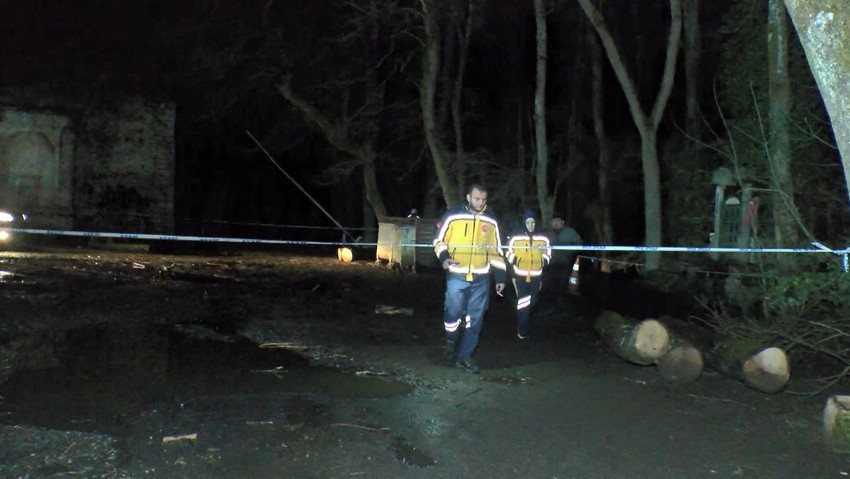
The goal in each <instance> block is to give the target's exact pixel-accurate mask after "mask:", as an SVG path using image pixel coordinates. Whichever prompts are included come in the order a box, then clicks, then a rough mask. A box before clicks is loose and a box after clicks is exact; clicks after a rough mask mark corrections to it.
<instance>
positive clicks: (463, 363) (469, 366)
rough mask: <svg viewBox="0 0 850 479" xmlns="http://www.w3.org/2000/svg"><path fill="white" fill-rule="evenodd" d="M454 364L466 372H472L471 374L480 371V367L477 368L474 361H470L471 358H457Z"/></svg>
mask: <svg viewBox="0 0 850 479" xmlns="http://www.w3.org/2000/svg"><path fill="white" fill-rule="evenodd" d="M455 366H457V367H459V368H461V369H463V370H464V371H466V372H468V373H472V374H478V373H480V372H481V368H479V367H478V366H476V365H475V363H474V362H472V358H466V359H458V360H457V362H456V363H455Z"/></svg>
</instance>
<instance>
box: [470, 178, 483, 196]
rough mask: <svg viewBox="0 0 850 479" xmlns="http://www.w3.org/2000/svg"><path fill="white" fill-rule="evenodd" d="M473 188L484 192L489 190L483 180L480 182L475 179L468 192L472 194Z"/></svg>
mask: <svg viewBox="0 0 850 479" xmlns="http://www.w3.org/2000/svg"><path fill="white" fill-rule="evenodd" d="M472 190H478V191H480V192H482V193H486V192H487V187H486V186H484V183H482V182H480V181H473V182H472V183H471V184H470V185H469V188H467V189H466V194H468V195H471V194H472Z"/></svg>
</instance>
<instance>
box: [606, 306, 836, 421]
mask: <svg viewBox="0 0 850 479" xmlns="http://www.w3.org/2000/svg"><path fill="white" fill-rule="evenodd" d="M594 329H595V330H596V332H597V334H599V336H600V337H601V338H602V340H603V341H604V342H605V343H606V344H607V345H608V347H609V348H611V350H612V351H613V352H614V353H615V354H616V355H617V356H619V357H620V358H622V359H624V360H626V361H628V362H630V363H634V364H639V365H644V366H647V365H656V366H657V367H658V372H659V374H660V375H661V377H663V378H664V379H665V380H667V381H668V382H672V383H686V382H691V381H694V380H696V379H697V378H698V377H699V376H700V375H701V374H702V370H703V368H704V366H709V367H711V368H712V369H714V370H716V371H717V372H719V373H721V374H725V375H727V376H731V377H733V378H736V379H738V380H740V381H742V382H743V383H744V384H746V385H747V386H749V387H751V388H753V389H756V390H758V391H761V392H765V393H775V392H778V391H781V390H783V389H784V388H785V386H786V385H787V384H788V379H789V378H790V368H789V365H788V357H787V356H786V354H785V352H784V351H783V350H782V349H780V348H777V347H772V346H771V347H767V346H761V345H758V344H754V343H751V342H748V341H745V340H732V339H726V340H714V341H712V342H710V343H705V342H703V344H706V349H707V352H706V353H704V354H703V353H702V352H701V351H700V349H699V348H697V347H695V346H694V345H693V344H692V343H690V342H689V341H687V340H685V339H683V338H682V337H680V336H679V335H678V334H675V333H673V332H671V331H670V329H669V328H667V327H666V326H665V325H664V324H663V323H661V322H659V321H657V320H655V319H652V318H649V319H644V320H643V321H637V320H632V319H626V318H624V317H623V316H621V315H619V314H617V313H615V312H613V311H603V312H602V313H601V314H600V315H599V316H598V317H597V318H596V321H595V322H594ZM703 339H704V338H703ZM848 403H850V400H848ZM848 422H850V421H848Z"/></svg>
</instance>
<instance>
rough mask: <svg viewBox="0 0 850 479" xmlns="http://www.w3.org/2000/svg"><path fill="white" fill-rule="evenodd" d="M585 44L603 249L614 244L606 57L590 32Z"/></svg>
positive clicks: (598, 221) (600, 238) (598, 227)
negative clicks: (604, 79) (589, 71)
mask: <svg viewBox="0 0 850 479" xmlns="http://www.w3.org/2000/svg"><path fill="white" fill-rule="evenodd" d="M587 43H588V44H589V45H590V57H591V69H592V72H593V75H592V82H591V85H592V86H591V89H592V111H593V133H594V135H595V136H596V144H597V148H598V149H599V152H598V155H599V156H598V162H599V169H598V171H597V173H596V180H597V183H598V185H599V218H598V219H597V221H596V231H597V236H598V238H599V239H598V240H599V243H600V244H603V245H604V244H612V243H613V242H614V223H613V221H612V220H611V217H612V216H611V188H610V177H609V174H610V172H611V145H610V142H609V141H608V135H607V133H606V132H605V112H604V109H605V106H604V105H605V84H604V83H603V82H602V67H603V65H602V62H604V61H605V57H604V56H603V54H602V47H601V45H599V41H598V39H597V38H596V35H594V33H593V30H591V29H587Z"/></svg>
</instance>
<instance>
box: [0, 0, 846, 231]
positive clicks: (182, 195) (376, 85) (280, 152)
mask: <svg viewBox="0 0 850 479" xmlns="http://www.w3.org/2000/svg"><path fill="white" fill-rule="evenodd" d="M534 3H535V2H532V1H531V0H529V1H504V2H487V1H481V0H350V1H344V0H339V1H333V0H322V1H292V0H180V1H174V0H168V1H166V0H148V1H144V2H140V1H131V0H109V1H107V0H87V1H84V2H81V1H78V0H73V1H72V0H51V1H46V0H28V1H10V0H0V9H1V10H0V38H2V42H0V87H4V88H5V87H13V86H21V85H26V86H36V85H37V86H38V87H39V88H44V89H46V90H49V91H50V92H51V93H52V94H58V95H67V96H70V97H73V98H76V99H79V98H97V97H98V96H99V95H104V94H109V95H115V96H121V95H141V96H144V97H147V98H151V99H157V100H163V101H170V102H174V103H175V104H176V105H177V131H176V142H177V151H176V153H177V157H176V177H177V184H176V186H175V188H176V216H177V225H178V230H182V231H179V232H185V233H190V232H191V233H195V232H197V231H193V230H197V229H198V228H199V226H198V225H200V224H203V225H204V226H203V228H204V231H205V232H207V233H215V234H221V235H245V236H259V237H276V238H314V239H324V238H325V237H328V236H329V235H332V236H333V237H334V238H335V239H338V237H339V232H338V231H335V230H334V225H333V223H332V221H331V220H330V219H329V218H327V217H326V216H325V215H324V214H323V213H322V212H321V211H320V210H319V208H317V207H316V206H315V205H313V204H312V203H311V201H310V200H309V199H308V198H307V197H306V196H305V195H304V194H302V193H301V192H300V191H299V190H298V188H297V187H296V186H295V185H294V184H293V183H292V182H290V181H289V180H288V179H287V178H286V176H285V175H284V174H283V173H281V172H280V171H278V169H277V168H276V167H275V165H274V164H272V162H271V161H270V160H269V158H268V157H267V156H266V155H265V154H264V153H263V152H262V151H261V150H260V149H259V148H258V147H257V145H256V144H255V143H254V142H253V140H252V139H251V138H250V137H249V136H248V134H247V133H246V132H250V133H251V134H253V135H254V136H255V137H256V138H257V139H258V140H259V141H260V143H261V144H262V145H263V146H264V147H265V148H266V149H267V150H268V151H269V152H270V153H271V155H272V156H273V157H274V158H275V159H276V160H277V161H278V163H279V164H280V166H281V167H282V168H284V169H285V170H286V171H287V172H288V173H289V174H291V175H292V176H293V178H294V179H295V180H296V181H297V182H298V183H299V184H300V185H302V186H303V187H304V188H305V189H306V190H307V191H308V192H309V193H310V194H311V195H312V196H313V197H314V198H315V199H316V200H317V201H318V202H319V203H320V204H322V205H323V206H324V207H325V208H326V209H327V210H328V211H329V212H330V213H331V215H332V216H333V217H334V218H336V219H337V220H338V221H339V222H340V223H342V224H343V225H345V226H346V227H348V228H352V229H356V228H366V232H367V233H368V232H369V230H368V229H369V228H374V226H375V224H376V223H375V217H376V215H379V216H381V215H389V216H406V215H407V213H408V212H409V211H410V209H411V208H417V209H418V210H419V211H420V214H422V215H423V216H427V217H434V216H438V215H439V214H441V213H442V211H443V209H444V208H445V207H446V203H447V202H452V201H450V200H451V199H454V200H455V201H457V202H459V201H461V199H462V194H463V186H462V185H464V184H466V183H468V182H469V181H470V180H472V179H473V178H481V179H483V180H484V181H486V182H487V183H488V184H489V185H490V187H491V205H492V207H493V208H494V209H495V210H496V211H497V213H498V214H499V215H500V217H501V218H502V220H503V222H504V223H506V224H507V225H508V227H510V226H512V225H515V224H518V220H519V213H520V212H521V211H522V210H524V209H526V208H535V209H539V210H543V211H542V212H543V213H544V216H547V215H551V213H552V212H553V211H558V212H562V213H564V214H565V215H566V216H567V218H568V222H569V223H570V224H571V225H572V226H574V227H575V228H576V229H577V230H578V231H579V232H580V233H581V235H582V236H583V237H584V238H585V240H586V243H588V244H600V243H610V244H643V242H644V240H645V229H644V221H645V211H644V183H643V170H642V167H641V137H640V135H639V132H638V129H637V128H636V126H635V121H634V120H633V117H632V115H631V114H630V105H629V102H628V101H627V98H626V96H625V95H624V92H623V88H622V87H621V85H620V83H619V82H618V79H617V76H616V73H615V70H614V69H613V68H612V66H611V63H610V62H609V61H608V59H607V58H606V56H605V53H604V51H602V50H601V47H600V45H599V36H598V35H597V34H596V31H595V30H594V27H593V26H592V25H591V23H590V22H589V21H588V16H587V15H586V13H585V11H583V9H582V8H581V6H580V5H579V2H576V1H568V0H562V1H546V2H541V3H540V5H542V6H543V7H544V9H545V24H546V27H547V33H548V35H547V39H546V46H547V57H546V66H547V70H546V80H547V83H546V95H545V108H546V117H545V122H546V129H547V133H548V137H547V145H546V147H547V149H546V157H547V158H548V162H549V175H548V179H547V180H546V182H547V185H546V186H547V189H548V190H549V191H547V192H540V191H538V190H539V185H538V184H537V183H536V168H537V165H538V163H539V161H540V160H539V157H538V156H537V152H538V145H537V143H536V141H535V124H534V102H535V95H536V80H537V78H536V67H537V65H538V45H537V42H536V41H537V39H538V38H539V33H540V30H539V26H538V25H536V23H535V9H534V6H535V5H534ZM591 3H592V4H594V5H595V6H596V8H598V9H599V12H600V13H601V14H602V15H603V16H604V18H605V24H606V26H607V28H608V30H609V31H610V33H611V36H612V38H613V40H614V43H615V44H616V46H617V48H618V49H619V52H620V56H621V58H622V60H623V63H624V65H625V68H626V70H627V72H628V74H629V76H630V77H631V78H632V80H633V82H634V86H635V88H636V91H637V94H638V97H639V101H640V103H641V105H643V108H644V109H645V110H646V111H649V110H650V108H651V107H652V105H653V102H654V101H655V98H656V95H657V94H658V91H659V84H660V82H661V81H662V75H663V71H664V65H665V50H666V48H667V44H668V41H669V38H668V37H669V32H670V29H671V13H670V12H671V9H670V1H669V0H642V1H629V0H605V1H594V2H591ZM684 3H686V4H688V5H690V6H691V8H697V13H698V23H697V25H696V28H697V30H696V32H697V35H696V36H695V37H692V41H693V39H695V40H696V45H695V47H694V46H693V45H692V46H691V47H690V49H688V50H687V51H688V52H690V53H688V54H689V55H691V56H690V58H691V60H693V61H695V62H696V65H697V70H696V75H695V76H694V77H693V78H692V79H695V80H696V81H695V82H694V83H693V84H692V86H691V87H688V83H687V82H686V79H687V78H688V77H687V75H686V72H685V68H686V66H687V62H686V61H685V60H686V59H685V57H684V56H685V50H686V49H685V48H684V47H682V48H680V49H679V50H678V54H677V55H679V61H678V62H677V64H676V69H675V77H674V81H673V85H672V91H671V94H670V99H669V101H668V103H667V105H666V108H665V109H664V111H663V115H662V116H661V121H660V123H659V126H658V131H657V142H656V145H657V150H658V161H659V167H660V181H661V203H662V205H663V217H662V218H661V221H662V224H663V228H662V231H663V240H662V244H664V245H670V246H673V245H688V246H704V245H706V244H707V242H708V238H709V235H710V233H711V232H712V228H713V223H712V215H713V201H714V186H713V185H712V174H713V173H714V171H715V170H716V169H717V168H720V167H726V168H728V169H729V170H731V171H733V172H736V179H735V183H736V184H743V183H744V182H746V183H747V184H749V185H751V186H752V187H753V188H754V191H756V193H757V194H758V195H759V196H760V197H761V200H762V201H761V204H760V206H761V208H762V209H761V215H760V217H759V221H760V229H759V232H758V234H759V236H760V237H761V241H760V242H759V245H760V246H774V245H784V246H792V245H800V244H807V243H808V242H809V241H813V240H817V241H821V242H824V243H832V244H838V245H840V244H846V238H847V228H848V217H847V205H846V201H845V198H846V195H845V190H846V186H845V184H844V181H843V176H842V170H841V163H840V159H839V155H838V151H837V150H836V148H835V147H834V140H833V137H832V132H831V129H830V125H829V122H828V119H827V116H826V113H825V110H824V107H823V103H822V100H821V98H820V96H819V93H818V90H817V87H816V85H815V82H814V80H813V79H812V75H811V73H810V71H809V67H808V65H807V63H806V60H805V57H804V54H803V50H802V48H801V46H800V44H799V41H798V39H797V37H796V33H795V32H794V30H793V26H791V27H789V33H788V35H787V39H788V69H787V73H788V76H787V78H788V81H789V84H790V88H789V92H790V94H789V101H788V105H789V107H788V109H787V111H788V114H787V125H788V128H787V131H788V143H789V146H788V151H789V165H790V166H789V168H790V170H789V171H790V178H791V182H790V183H787V184H777V183H776V182H775V181H774V179H773V176H772V173H771V168H773V164H772V160H771V157H772V155H771V151H772V141H773V139H772V137H771V134H770V128H769V124H770V117H769V116H770V112H771V111H772V110H771V108H772V106H771V104H770V99H771V88H772V87H771V84H770V79H771V76H770V75H771V65H770V63H769V56H770V55H769V42H768V33H769V29H770V28H771V24H770V15H769V3H770V2H769V1H768V0H747V1H733V0H712V1H705V0H704V1H695V0H687V1H686V2H684ZM694 5H695V7H694ZM691 15H693V12H692V14H691ZM691 18H693V17H691ZM685 20H686V22H687V20H688V18H686V19H685ZM789 24H790V23H789ZM694 28H695V27H694V26H690V27H688V26H687V24H686V29H687V30H688V31H687V32H686V34H685V35H687V33H693V32H694ZM685 39H686V37H685V36H683V37H682V42H683V43H684V41H685ZM429 41H432V42H436V43H429ZM434 44H436V45H437V46H438V47H439V48H438V50H437V51H436V52H435V51H434V50H433V49H431V46H433V45H434ZM594 52H595V53H594ZM428 53H434V54H435V55H436V56H435V57H434V58H432V59H433V60H435V61H436V62H437V65H438V67H439V68H438V69H437V70H432V71H431V72H432V73H434V74H435V75H436V77H435V78H434V83H433V96H429V95H430V90H429V88H428V86H427V83H428V73H429V71H428V68H429V65H431V66H433V63H431V64H429V63H428V60H429V58H428V55H427V54H428ZM594 66H598V68H599V69H600V71H601V75H599V76H595V75H594ZM595 91H599V92H601V94H602V98H601V101H602V103H601V105H602V109H601V110H594V104H593V98H594V96H593V92H595ZM689 98H691V99H692V100H691V101H694V102H695V107H696V109H694V108H693V106H694V104H692V103H691V104H689ZM429 102H430V103H429ZM689 105H690V106H689ZM429 107H432V109H431V110H429ZM689 108H690V110H689ZM429 111H430V112H431V113H433V117H432V118H430V121H431V123H430V127H431V133H433V136H431V137H429V136H428V135H426V131H427V129H426V126H427V125H429V123H428V121H427V120H428V112H429ZM595 111H597V113H598V115H597V116H595V115H594V112H595ZM424 120H425V121H424ZM600 120H601V122H602V125H604V132H605V136H604V138H602V137H600V136H599V134H598V131H597V130H596V128H597V127H598V126H599V123H598V121H600ZM432 141H436V142H438V144H436V146H437V149H436V150H435V144H434V143H429V142H432ZM603 149H604V150H606V151H608V152H609V157H608V158H607V160H606V162H605V163H604V164H603V165H602V166H600V160H599V156H600V151H602V150H603ZM439 153H442V154H444V155H445V157H446V160H447V164H448V165H449V168H450V174H451V178H452V181H453V183H452V184H453V186H454V188H451V187H450V186H451V185H448V184H445V183H441V182H440V181H438V179H437V172H436V171H435V162H434V161H433V160H434V156H435V154H439ZM372 173H373V174H372ZM600 175H604V177H605V179H606V182H607V186H608V188H609V190H610V192H611V194H610V203H609V207H608V208H607V209H608V210H609V211H610V218H609V217H608V216H607V214H606V213H605V212H604V210H605V209H606V206H605V204H604V202H601V200H600V181H599V180H600ZM370 177H371V178H374V179H375V182H374V184H371V183H370ZM546 195H549V198H550V200H551V206H552V208H551V209H547V208H541V204H543V205H545V201H544V202H541V196H546ZM777 205H781V208H779V209H777V208H775V207H776V206H777ZM780 210H781V211H785V212H786V213H787V215H788V216H789V217H790V218H791V219H792V220H793V227H792V228H793V230H794V231H793V234H787V233H782V234H780V233H778V232H777V231H778V229H777V227H776V225H775V224H774V223H776V221H775V218H774V215H776V214H782V213H777V211H780ZM544 220H548V218H544ZM606 223H607V224H608V225H609V230H607V232H606V228H605V227H606ZM295 225H297V226H311V227H321V228H327V229H317V230H311V229H303V228H292V227H291V226H295Z"/></svg>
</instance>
